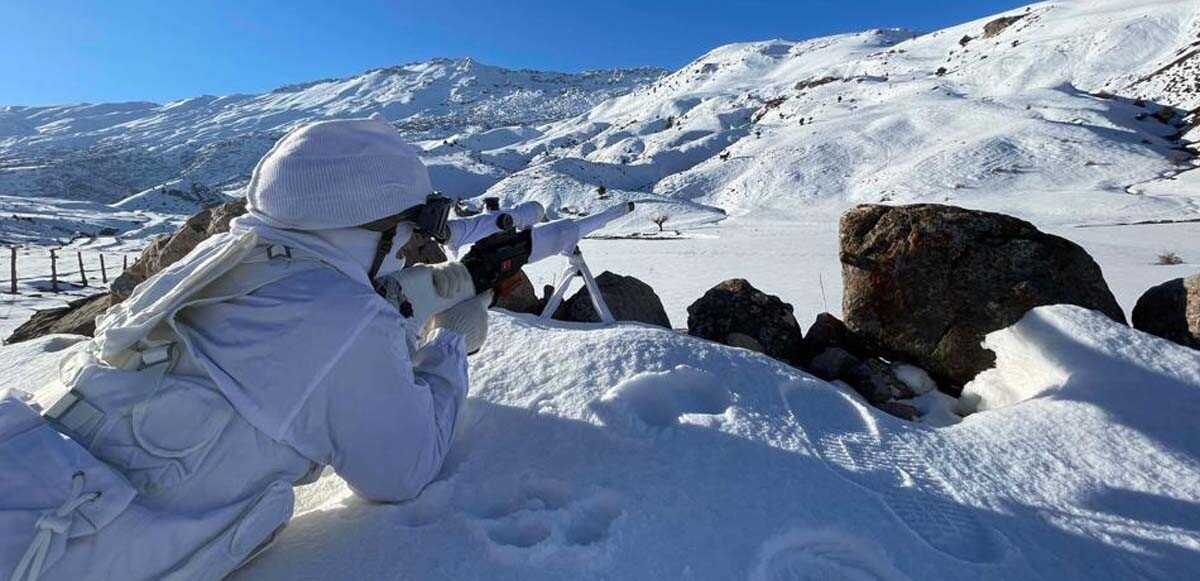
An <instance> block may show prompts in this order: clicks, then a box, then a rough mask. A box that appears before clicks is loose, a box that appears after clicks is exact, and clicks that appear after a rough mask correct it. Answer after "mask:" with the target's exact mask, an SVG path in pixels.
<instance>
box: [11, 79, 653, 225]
mask: <svg viewBox="0 0 1200 581" xmlns="http://www.w3.org/2000/svg"><path fill="white" fill-rule="evenodd" d="M665 72H666V71H662V70H660V69H653V68H643V69H631V70H605V71H591V72H584V73H578V74H566V73H552V72H541V71H531V70H509V69H504V68H499V67H493V66H488V65H484V64H480V63H478V62H476V61H474V60H471V59H461V60H450V59H436V60H432V61H428V62H419V63H412V64H407V65H403V66H399V67H393V68H386V69H377V70H372V71H367V72H365V73H363V74H361V75H358V76H354V77H350V78H345V79H325V80H320V81H314V82H310V83H304V84H299V85H290V86H286V87H280V88H278V89H276V90H274V91H271V92H269V93H265V94H261V95H229V96H223V97H216V96H212V95H205V96H200V97H195V98H191V99H184V100H181V101H175V102H171V103H166V104H158V103H147V102H134V103H106V104H94V105H93V104H82V105H64V106H53V107H3V108H0V194H16V195H22V196H39V197H66V198H73V199H89V200H94V201H99V202H104V203H112V202H116V201H118V200H120V199H122V198H124V197H126V196H129V195H131V194H134V193H137V192H140V191H142V190H145V189H147V188H151V187H153V186H158V185H159V184H162V183H164V182H168V181H171V180H184V181H189V182H190V181H194V182H198V183H200V184H203V185H205V186H208V187H222V186H225V187H228V186H237V185H239V184H240V183H241V182H242V181H244V180H245V178H246V177H247V176H248V174H249V172H250V170H251V169H252V168H253V164H254V162H255V161H257V159H258V158H259V157H260V156H261V155H262V154H263V153H264V152H265V151H266V150H267V149H269V148H270V146H271V144H273V143H274V141H275V140H276V139H277V138H278V137H279V136H280V135H282V134H283V133H284V132H286V131H287V130H288V129H290V128H292V127H293V126H295V125H297V124H299V123H302V122H304V121H307V120H311V119H316V118H342V117H366V116H369V115H372V114H380V115H382V116H384V118H386V119H388V120H389V121H391V122H392V123H394V124H395V125H396V127H397V128H398V129H400V130H401V131H403V132H404V133H405V134H406V135H407V136H409V137H410V138H412V139H431V138H441V137H444V136H448V135H452V134H456V133H462V132H466V131H471V132H480V131H486V130H488V129H491V128H493V127H503V126H510V125H522V126H528V125H537V124H541V123H546V122H550V121H556V120H559V119H563V118H567V117H571V116H574V115H577V114H580V113H583V112H585V111H587V110H589V109H590V108H591V107H592V106H593V105H595V104H597V103H599V102H601V101H604V100H605V99H608V98H610V97H614V96H617V95H621V94H624V93H627V92H629V91H630V90H633V89H635V88H637V87H640V86H642V85H645V84H647V83H649V82H651V81H653V80H655V79H657V78H658V77H660V76H662V75H663V74H665Z"/></svg>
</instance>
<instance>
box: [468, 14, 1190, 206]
mask: <svg viewBox="0 0 1200 581" xmlns="http://www.w3.org/2000/svg"><path fill="white" fill-rule="evenodd" d="M1198 71H1200V3H1196V2H1194V1H1192V0H1154V1H1142V0H1139V1H1131V0H1104V1H1094V0H1087V1H1084V0H1066V1H1061V2H1047V3H1040V4H1035V5H1032V6H1029V7H1027V8H1021V9H1018V10H1014V11H1011V12H1007V13H1004V14H999V15H995V16H991V17H988V18H984V19H980V20H977V21H974V22H968V23H965V24H962V25H959V26H954V27H951V28H948V29H945V30H941V31H937V32H933V33H930V34H924V35H918V34H915V33H913V32H911V31H907V30H874V31H868V32H863V33H858V34H846V35H840V36H832V37H826V38H818V39H814V40H808V41H802V42H792V41H785V40H772V41H765V42H752V43H744V44H734V45H729V46H723V47H720V48H717V49H715V50H713V51H711V52H710V53H708V54H706V55H704V56H702V57H700V58H699V59H697V60H696V61H694V62H692V63H691V64H689V65H687V66H685V67H683V68H682V69H681V70H679V71H676V72H675V73H673V74H671V75H669V76H666V77H664V78H662V79H660V80H659V81H658V82H656V83H654V84H652V85H650V86H648V87H644V88H641V89H639V90H636V91H634V92H632V93H630V94H629V95H625V96H622V97H618V98H615V99H612V100H610V101H607V102H605V103H603V104H601V105H599V106H597V107H596V108H594V109H592V110H591V111H589V112H588V113H586V114H583V115H580V116H578V117H576V118H573V119H570V120H566V121H563V122H560V123H557V124H554V125H553V126H551V127H549V128H547V129H546V130H544V131H543V132H542V135H540V136H538V137H537V138H535V139H530V140H526V141H524V142H522V143H520V144H518V145H516V146H515V147H512V148H509V149H506V150H505V154H507V155H509V156H512V155H513V154H514V153H519V154H521V155H523V156H525V158H526V159H529V160H530V165H529V167H528V168H526V169H524V170H522V171H520V172H517V173H516V174H515V175H513V176H511V177H509V178H507V179H505V180H503V181H501V182H499V183H498V184H497V185H495V186H493V188H492V189H491V191H490V193H492V194H495V195H500V196H502V197H506V198H511V199H520V198H524V197H534V198H538V199H542V200H544V201H549V202H550V203H551V204H552V205H553V204H554V203H555V202H556V201H560V200H562V201H567V200H571V201H572V202H574V203H575V204H578V203H579V202H580V200H584V199H587V198H588V197H589V195H588V194H589V193H590V191H591V190H592V189H593V188H594V187H595V186H597V185H599V184H603V185H605V186H606V187H608V188H610V189H612V188H618V189H625V190H633V191H637V192H645V193H653V194H658V195H661V196H666V197H669V198H671V199H674V200H680V201H693V202H699V203H702V204H705V205H709V206H717V207H720V208H723V209H725V210H728V211H730V212H733V213H740V212H747V211H751V210H754V209H758V208H763V207H768V208H774V209H778V208H811V207H813V206H826V205H828V206H831V207H832V209H835V210H840V209H841V208H844V207H845V206H846V205H847V204H851V203H859V202H878V201H884V202H887V201H892V202H915V201H937V202H953V203H959V204H964V205H969V206H975V207H986V208H991V209H997V210H1001V211H1007V212H1010V213H1015V214H1019V215H1023V216H1028V217H1031V218H1035V219H1039V220H1041V221H1088V220H1114V219H1132V218H1155V219H1178V218H1181V217H1185V216H1191V217H1195V215H1196V214H1197V213H1198V212H1200V204H1198V203H1197V198H1196V194H1195V193H1194V192H1193V193H1192V194H1191V195H1187V193H1186V191H1184V192H1179V191H1173V190H1171V189H1170V188H1168V191H1167V192H1165V193H1159V194H1158V195H1155V196H1149V195H1142V194H1144V193H1145V192H1144V190H1145V187H1144V186H1143V184H1146V183H1147V182H1151V181H1155V180H1159V179H1160V178H1163V177H1172V176H1174V175H1175V174H1177V173H1179V172H1180V171H1182V170H1184V169H1189V168H1190V167H1192V163H1191V161H1190V160H1191V159H1192V158H1193V157H1194V155H1193V152H1190V151H1188V150H1186V149H1184V147H1183V146H1184V145H1185V142H1183V141H1181V137H1184V135H1183V134H1184V133H1185V132H1186V131H1187V130H1188V128H1189V125H1188V123H1191V125H1190V127H1194V126H1195V122H1196V115H1195V112H1194V110H1195V108H1196V107H1197V106H1200V80H1198V79H1200V76H1198V74H1197V72H1198ZM1189 113H1190V118H1189ZM1193 136H1194V137H1196V138H1200V132H1193V133H1192V134H1190V135H1188V137H1193ZM485 156H493V157H496V158H501V159H503V158H504V156H502V155H500V154H499V153H493V152H488V153H485ZM573 182H574V183H577V184H578V185H577V187H575V188H574V189H572V188H570V187H564V186H565V185H567V184H570V183H573Z"/></svg>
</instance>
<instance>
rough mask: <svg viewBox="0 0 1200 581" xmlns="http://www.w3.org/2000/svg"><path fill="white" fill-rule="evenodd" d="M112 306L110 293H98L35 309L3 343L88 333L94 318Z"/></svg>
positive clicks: (93, 326)
mask: <svg viewBox="0 0 1200 581" xmlns="http://www.w3.org/2000/svg"><path fill="white" fill-rule="evenodd" d="M112 305H113V303H112V295H111V294H109V293H101V294H98V295H92V296H90V297H86V298H82V299H77V300H74V301H71V302H70V303H67V306H65V307H58V308H54V309H45V310H41V311H38V312H36V313H34V314H33V316H32V317H30V318H29V320H28V321H25V322H24V323H22V324H21V326H19V327H17V328H16V329H14V330H13V332H12V334H10V335H9V336H8V338H6V339H5V340H4V343H5V344H11V343H20V342H22V341H29V340H30V339H37V338H38V337H44V336H46V335H54V334H56V333H69V334H72V335H89V336H90V335H91V334H92V333H95V332H96V317H99V316H100V315H103V314H104V311H107V310H108V307H110V306H112Z"/></svg>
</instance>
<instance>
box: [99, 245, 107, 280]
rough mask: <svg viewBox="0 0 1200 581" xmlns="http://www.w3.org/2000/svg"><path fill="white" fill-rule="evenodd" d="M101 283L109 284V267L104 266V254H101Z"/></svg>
mask: <svg viewBox="0 0 1200 581" xmlns="http://www.w3.org/2000/svg"><path fill="white" fill-rule="evenodd" d="M100 282H102V283H104V284H108V267H107V266H104V253H103V252H101V253H100Z"/></svg>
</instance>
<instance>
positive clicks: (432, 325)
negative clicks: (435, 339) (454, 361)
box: [425, 263, 492, 355]
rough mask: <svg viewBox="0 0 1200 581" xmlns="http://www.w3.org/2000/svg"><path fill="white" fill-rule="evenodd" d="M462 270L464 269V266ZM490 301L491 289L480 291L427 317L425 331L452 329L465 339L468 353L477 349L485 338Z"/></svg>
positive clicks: (468, 278)
mask: <svg viewBox="0 0 1200 581" xmlns="http://www.w3.org/2000/svg"><path fill="white" fill-rule="evenodd" d="M455 264H457V263H455ZM460 266H461V265H460ZM463 270H464V271H466V268H464V269H463ZM470 279H471V277H470V276H468V277H467V284H470ZM491 303H492V291H490V290H489V291H487V292H483V293H480V294H478V295H476V296H474V297H472V298H469V299H467V300H465V301H463V302H461V303H458V304H457V305H454V306H453V307H450V308H449V309H446V310H444V311H442V312H440V313H437V314H434V315H433V316H432V317H430V318H429V322H427V323H425V333H428V332H429V331H430V330H432V329H446V330H448V331H454V332H455V333H458V334H459V335H462V336H463V339H466V343H467V354H468V355H469V354H472V353H474V352H476V351H479V348H480V347H483V342H484V341H486V340H487V332H488V315H487V308H488V305H490V304H491Z"/></svg>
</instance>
